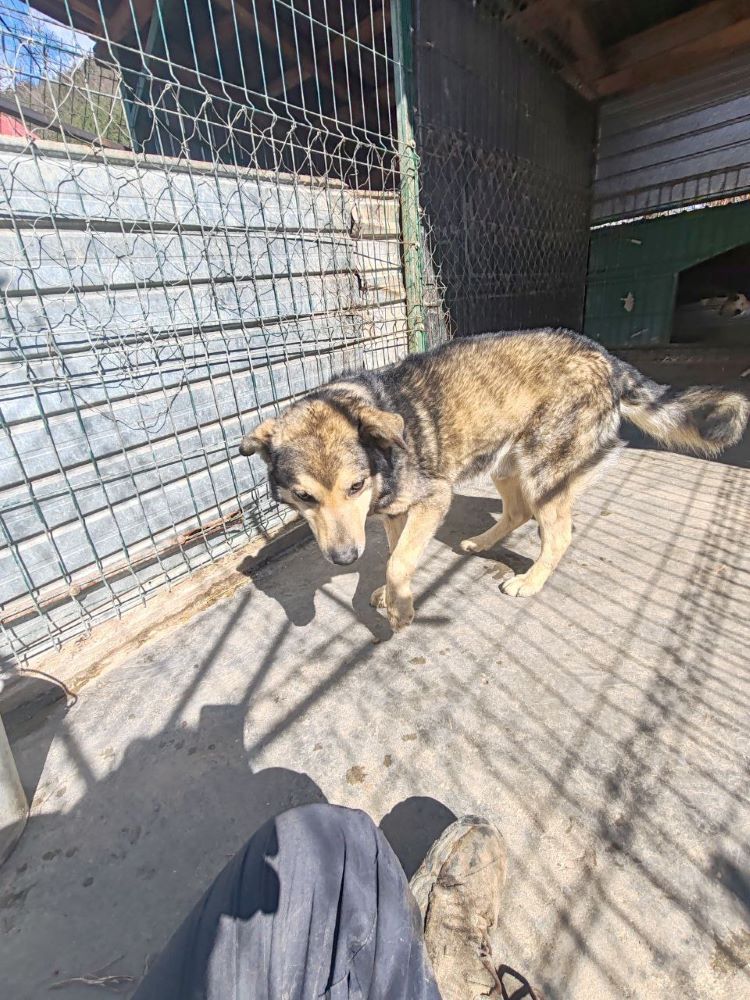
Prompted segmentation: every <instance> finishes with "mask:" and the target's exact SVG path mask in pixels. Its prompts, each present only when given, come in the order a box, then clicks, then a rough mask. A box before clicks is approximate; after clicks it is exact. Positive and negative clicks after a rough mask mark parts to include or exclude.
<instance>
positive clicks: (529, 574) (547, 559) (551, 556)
mask: <svg viewBox="0 0 750 1000" xmlns="http://www.w3.org/2000/svg"><path fill="white" fill-rule="evenodd" d="M572 500H573V498H572V495H571V492H570V491H566V492H565V493H563V494H561V495H559V496H556V497H555V498H554V499H552V500H548V501H546V502H542V503H540V504H539V505H538V506H535V507H534V508H533V510H532V513H533V515H534V518H535V519H536V521H537V523H538V524H539V534H540V536H541V540H542V551H541V552H540V553H539V558H538V559H537V561H536V562H535V563H534V564H533V566H532V567H531V568H530V569H528V570H527V571H526V572H525V573H520V574H519V575H518V576H512V577H510V579H508V580H505V581H503V583H502V584H501V587H502V590H503V591H504V592H505V593H506V594H510V595H511V597H531V595H532V594H538V593H539V591H540V590H541V589H542V587H543V586H544V585H545V583H546V582H547V580H548V579H549V578H550V575H551V574H552V572H553V571H554V569H555V567H556V566H557V564H558V563H559V562H560V560H561V559H562V557H563V556H564V555H565V552H566V550H567V548H568V546H569V545H570V540H571V537H572V533H573V516H572Z"/></svg>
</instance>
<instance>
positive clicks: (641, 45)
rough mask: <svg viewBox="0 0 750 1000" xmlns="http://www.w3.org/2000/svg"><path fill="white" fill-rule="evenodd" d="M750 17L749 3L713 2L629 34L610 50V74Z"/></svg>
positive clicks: (608, 57)
mask: <svg viewBox="0 0 750 1000" xmlns="http://www.w3.org/2000/svg"><path fill="white" fill-rule="evenodd" d="M746 17H750V3H746V2H738V0H710V2H709V3H704V4H701V6H700V7H695V8H693V10H689V11H687V13H685V14H679V15H678V16H677V17H673V18H670V19H669V20H668V21H662V22H661V23H660V24H656V25H654V27H652V28H648V29H647V30H646V31H641V32H639V33H638V34H637V35H630V36H629V37H628V38H625V39H623V40H622V41H621V42H618V43H617V44H616V45H612V46H610V48H608V49H607V61H608V63H609V65H610V68H611V71H612V72H616V71H617V70H620V69H623V68H624V67H625V66H628V65H630V64H631V63H634V62H640V61H642V60H644V59H649V58H651V57H652V56H658V55H660V54H661V53H663V52H669V51H670V50H672V49H674V48H677V47H678V46H680V45H685V44H687V43H688V42H694V41H697V40H698V39H700V38H703V37H704V36H706V35H710V34H713V33H714V32H715V31H720V30H721V29H722V28H727V27H729V26H730V25H732V24H735V23H736V22H737V21H742V20H744V19H745V18H746Z"/></svg>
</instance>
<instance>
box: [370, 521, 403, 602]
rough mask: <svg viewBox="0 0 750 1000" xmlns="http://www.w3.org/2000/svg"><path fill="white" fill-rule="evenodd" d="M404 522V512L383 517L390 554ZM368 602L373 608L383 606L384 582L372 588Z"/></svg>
mask: <svg viewBox="0 0 750 1000" xmlns="http://www.w3.org/2000/svg"><path fill="white" fill-rule="evenodd" d="M405 524H406V514H394V515H393V517H388V516H386V517H384V518H383V527H384V528H385V535H386V538H387V539H388V550H389V552H390V553H391V555H392V554H393V550H394V549H395V548H396V545H397V544H398V540H399V538H400V537H401V532H402V531H403V530H404V525H405ZM370 604H371V605H372V606H373V608H384V607H385V584H383V586H382V587H378V588H377V590H373V592H372V597H371V598H370Z"/></svg>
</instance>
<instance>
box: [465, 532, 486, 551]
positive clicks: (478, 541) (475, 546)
mask: <svg viewBox="0 0 750 1000" xmlns="http://www.w3.org/2000/svg"><path fill="white" fill-rule="evenodd" d="M486 548H487V546H486V545H485V543H484V541H483V540H482V536H481V535H475V536H474V538H464V540H463V541H462V542H461V551H462V552H484V550H485V549H486Z"/></svg>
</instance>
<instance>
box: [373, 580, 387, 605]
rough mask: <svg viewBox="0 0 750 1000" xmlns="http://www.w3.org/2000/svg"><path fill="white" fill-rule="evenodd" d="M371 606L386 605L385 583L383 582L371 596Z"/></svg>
mask: <svg viewBox="0 0 750 1000" xmlns="http://www.w3.org/2000/svg"><path fill="white" fill-rule="evenodd" d="M370 607H372V608H384V607H385V584H383V586H382V587H378V589H377V590H373V592H372V596H371V597H370Z"/></svg>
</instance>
